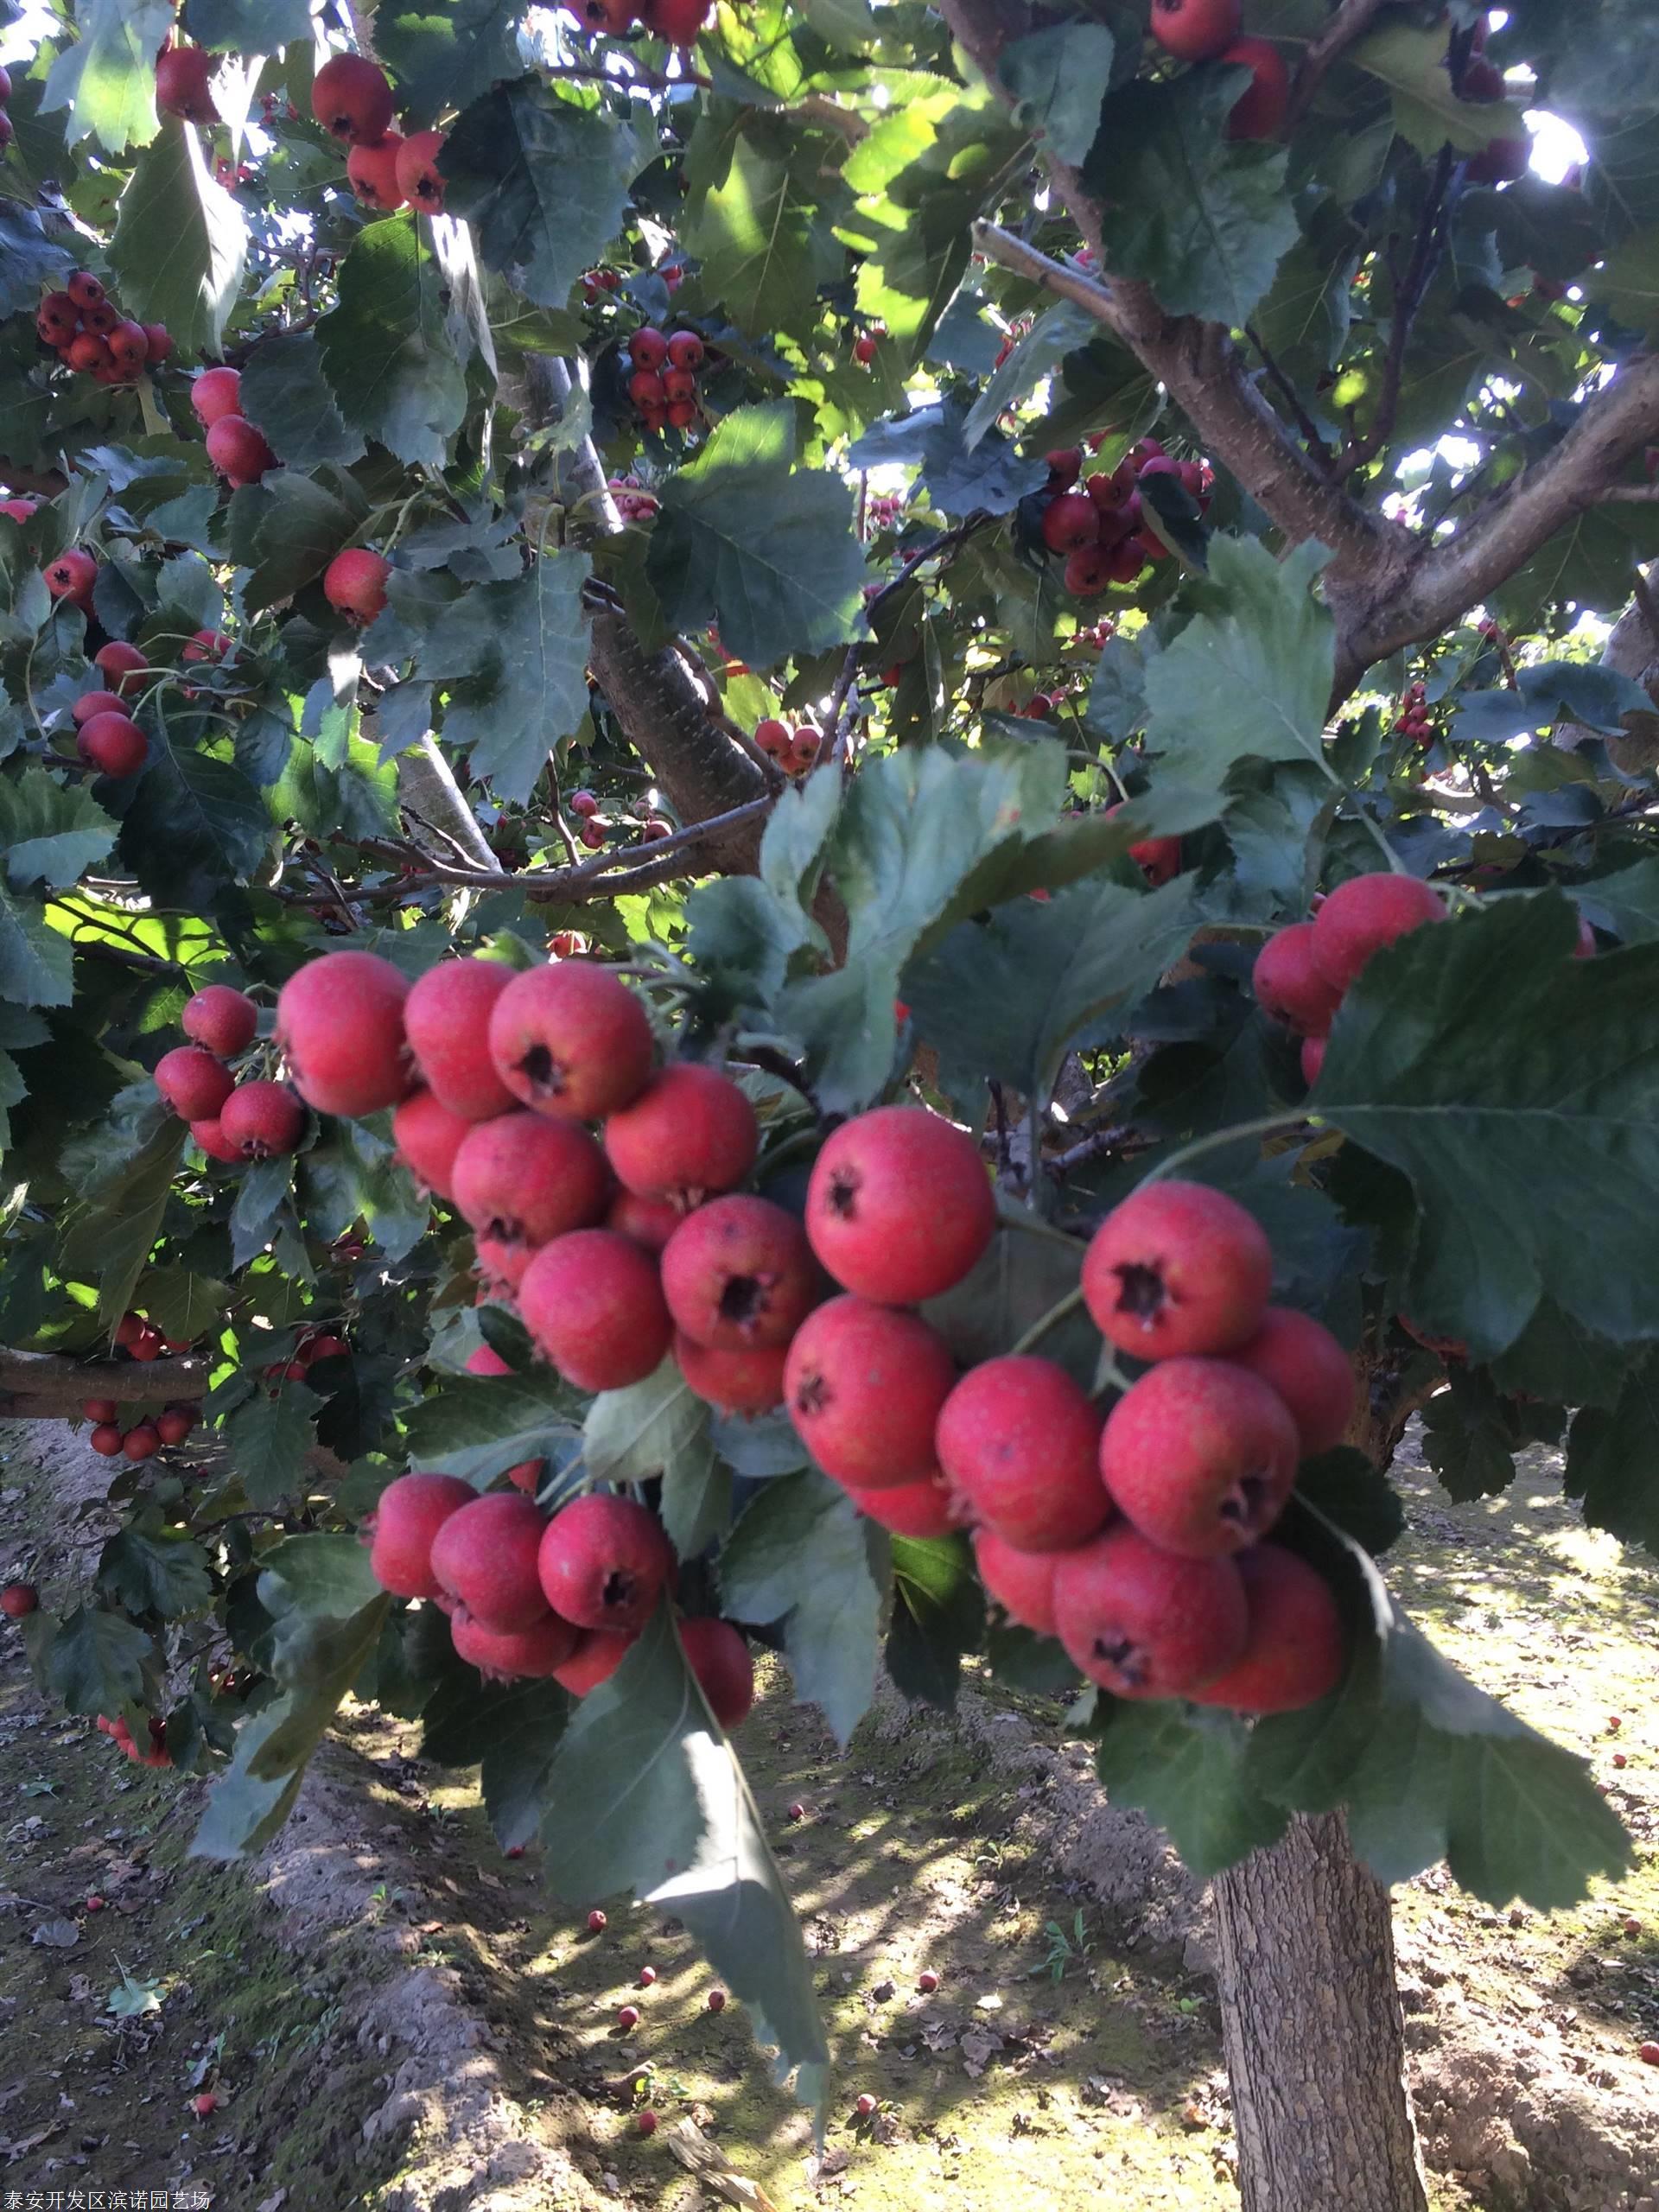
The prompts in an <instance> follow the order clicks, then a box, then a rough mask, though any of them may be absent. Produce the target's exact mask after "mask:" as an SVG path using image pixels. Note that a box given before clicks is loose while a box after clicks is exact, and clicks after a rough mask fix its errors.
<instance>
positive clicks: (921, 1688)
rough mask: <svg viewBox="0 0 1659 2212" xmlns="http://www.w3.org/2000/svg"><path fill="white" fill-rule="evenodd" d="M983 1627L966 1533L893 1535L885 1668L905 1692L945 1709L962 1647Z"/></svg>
mask: <svg viewBox="0 0 1659 2212" xmlns="http://www.w3.org/2000/svg"><path fill="white" fill-rule="evenodd" d="M984 1632H985V1598H984V1592H982V1590H981V1588H980V1586H979V1577H978V1574H977V1573H976V1570H975V1567H974V1555H973V1552H972V1550H971V1548H970V1547H969V1542H968V1539H967V1537H966V1536H942V1537H938V1538H937V1539H933V1540H931V1541H925V1542H924V1541H919V1540H918V1539H917V1538H915V1537H911V1536H895V1537H894V1538H893V1621H892V1624H891V1626H890V1627H889V1629H888V1630H887V1672H888V1673H889V1674H890V1675H892V1677H893V1681H894V1683H895V1684H896V1685H897V1687H898V1688H899V1689H900V1690H902V1691H903V1692H904V1694H905V1695H906V1697H911V1698H920V1699H921V1700H923V1701H924V1702H925V1703H926V1704H928V1705H931V1706H937V1707H938V1708H939V1710H940V1711H941V1712H945V1713H949V1712H950V1711H951V1709H952V1708H953V1707H955V1704H956V1701H957V1682H958V1681H959V1680H960V1678H961V1675H962V1660H963V1653H964V1652H968V1651H976V1650H977V1649H979V1646H980V1643H981V1641H982V1638H983V1636H984Z"/></svg>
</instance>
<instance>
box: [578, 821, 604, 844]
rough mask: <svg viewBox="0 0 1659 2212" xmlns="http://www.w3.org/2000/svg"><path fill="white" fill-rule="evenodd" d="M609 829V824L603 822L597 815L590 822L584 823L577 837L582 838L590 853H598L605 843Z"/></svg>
mask: <svg viewBox="0 0 1659 2212" xmlns="http://www.w3.org/2000/svg"><path fill="white" fill-rule="evenodd" d="M606 829H607V824H606V823H603V822H601V820H600V819H599V817H598V816H597V815H595V816H594V817H592V818H591V819H590V820H588V821H587V822H584V823H582V827H581V829H579V830H578V831H577V832H576V835H577V836H579V837H580V838H581V840H582V843H583V844H584V845H586V846H587V848H588V851H589V852H590V853H596V852H598V851H599V850H600V849H601V847H602V846H603V844H604V842H605V832H606Z"/></svg>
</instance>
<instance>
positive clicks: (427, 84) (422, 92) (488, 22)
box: [374, 0, 524, 124]
mask: <svg viewBox="0 0 1659 2212" xmlns="http://www.w3.org/2000/svg"><path fill="white" fill-rule="evenodd" d="M523 16H524V0H391V5H389V6H384V7H380V8H377V9H376V10H375V16H374V44H375V51H376V53H377V54H378V55H379V57H380V59H381V60H382V61H384V62H385V66H386V67H387V68H388V69H389V70H390V71H391V73H392V76H393V78H394V79H396V81H397V102H398V105H399V106H400V107H401V108H402V109H403V110H404V113H405V115H406V117H407V118H408V119H409V121H410V122H411V123H416V124H427V123H433V122H435V121H436V119H437V118H438V116H439V115H440V114H441V113H442V111H444V110H445V109H448V108H452V107H461V108H464V107H465V106H466V105H467V103H468V102H469V101H470V100H474V99H477V98H478V96H479V95H480V92H486V91H487V90H488V88H489V87H490V86H492V85H493V84H494V83H495V81H496V80H497V79H498V78H501V77H516V76H518V73H519V72H520V71H521V70H522V69H523V67H524V54H523V52H522V50H521V48H520V46H519V42H518V25H519V23H520V22H521V20H522V19H523Z"/></svg>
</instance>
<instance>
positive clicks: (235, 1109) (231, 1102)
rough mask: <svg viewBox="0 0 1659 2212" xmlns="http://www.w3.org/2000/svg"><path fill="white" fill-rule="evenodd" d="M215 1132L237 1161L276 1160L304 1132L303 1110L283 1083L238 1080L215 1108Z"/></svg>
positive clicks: (292, 1148)
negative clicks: (239, 1082)
mask: <svg viewBox="0 0 1659 2212" xmlns="http://www.w3.org/2000/svg"><path fill="white" fill-rule="evenodd" d="M303 1135H305V1109H304V1107H303V1106H302V1105H301V1103H300V1102H299V1100H298V1099H297V1098H296V1096H294V1094H293V1092H292V1091H291V1090H289V1087H288V1085H287V1084H285V1083H270V1082H266V1081H264V1080H261V1081H259V1082H257V1083H241V1084H238V1085H237V1087H236V1089H235V1090H233V1091H232V1093H231V1095H230V1096H229V1097H228V1098H227V1099H226V1101H225V1103H224V1104H223V1106H221V1107H220V1108H219V1136H220V1139H221V1141H223V1142H224V1143H226V1144H227V1145H229V1146H231V1147H232V1149H233V1150H234V1152H235V1154H236V1157H237V1158H238V1160H280V1159H282V1158H283V1156H284V1154H288V1153H290V1152H293V1151H295V1150H296V1149H297V1147H298V1146H299V1141H300V1139H301V1138H302V1136H303Z"/></svg>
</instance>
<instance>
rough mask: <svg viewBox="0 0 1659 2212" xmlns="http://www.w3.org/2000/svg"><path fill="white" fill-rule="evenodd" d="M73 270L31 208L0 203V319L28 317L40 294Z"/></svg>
mask: <svg viewBox="0 0 1659 2212" xmlns="http://www.w3.org/2000/svg"><path fill="white" fill-rule="evenodd" d="M73 266H74V264H73V261H72V260H71V258H70V257H69V255H68V254H67V253H66V252H65V251H64V249H63V248H62V247H61V246H60V245H54V243H53V241H52V240H51V239H50V238H48V236H47V235H46V232H45V230H44V229H43V227H42V226H41V219H40V217H39V216H38V215H37V214H36V213H35V210H34V209H33V208H32V207H25V206H24V205H23V204H22V201H21V200H0V316H4V315H16V314H18V313H19V312H21V311H22V309H23V308H28V309H29V311H30V312H31V313H32V312H33V310H34V308H35V305H36V303H37V302H38V301H39V299H40V296H41V292H42V291H49V290H51V289H53V287H54V286H55V285H59V284H61V283H62V282H63V280H64V278H65V277H66V276H67V274H68V272H69V270H71V269H72V268H73Z"/></svg>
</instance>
